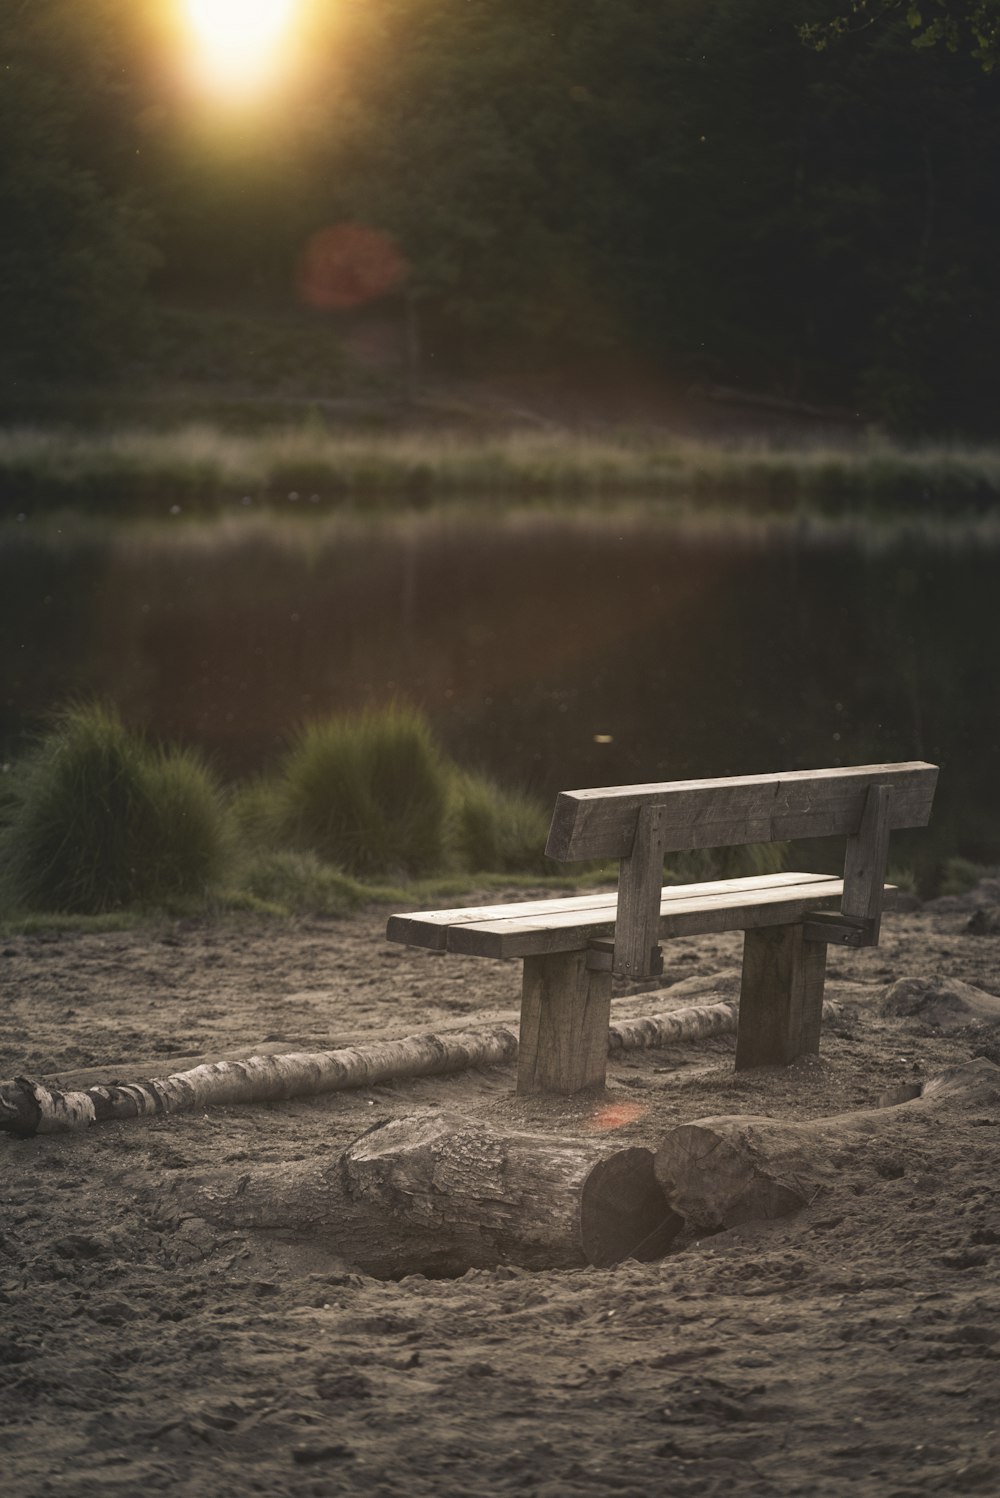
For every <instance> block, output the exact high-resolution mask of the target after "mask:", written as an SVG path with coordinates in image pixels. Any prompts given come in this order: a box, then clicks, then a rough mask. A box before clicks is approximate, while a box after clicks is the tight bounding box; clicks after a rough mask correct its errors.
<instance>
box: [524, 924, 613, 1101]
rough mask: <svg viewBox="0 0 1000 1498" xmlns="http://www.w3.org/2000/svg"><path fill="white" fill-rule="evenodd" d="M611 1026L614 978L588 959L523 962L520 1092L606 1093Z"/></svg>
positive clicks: (560, 956) (569, 955)
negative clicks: (585, 1090) (590, 964)
mask: <svg viewBox="0 0 1000 1498" xmlns="http://www.w3.org/2000/svg"><path fill="white" fill-rule="evenodd" d="M610 1022H611V974H610V972H595V971H593V970H592V969H591V968H589V967H588V966H587V953H586V952H585V951H583V952H550V953H547V954H546V955H544V956H540V957H526V958H525V959H524V978H523V982H522V988H521V1039H520V1045H519V1048H518V1056H517V1091H518V1094H519V1095H521V1096H525V1095H527V1094H529V1093H534V1092H560V1093H569V1092H580V1091H581V1090H582V1089H583V1088H585V1087H603V1086H604V1074H605V1069H606V1067H607V1061H608V1025H609V1024H610Z"/></svg>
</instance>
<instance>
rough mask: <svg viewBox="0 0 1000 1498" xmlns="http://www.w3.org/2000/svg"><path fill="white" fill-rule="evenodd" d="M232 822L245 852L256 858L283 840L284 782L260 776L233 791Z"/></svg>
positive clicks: (238, 841) (272, 849)
mask: <svg viewBox="0 0 1000 1498" xmlns="http://www.w3.org/2000/svg"><path fill="white" fill-rule="evenodd" d="M227 809H228V813H229V820H230V824H231V826H232V829H233V833H234V835H235V837H236V841H237V843H238V845H239V848H240V850H241V852H243V853H245V854H247V855H249V856H251V857H253V856H255V855H257V854H264V853H268V852H273V851H274V849H276V848H278V847H279V846H280V843H281V837H282V819H283V816H284V803H283V795H282V786H281V783H280V781H277V780H273V779H268V778H267V777H265V776H263V775H260V776H257V777H255V778H254V779H253V780H247V781H244V782H243V784H242V785H239V786H237V787H236V788H235V789H234V790H232V791H231V792H230V795H229V801H228V808H227Z"/></svg>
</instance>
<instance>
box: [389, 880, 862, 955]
mask: <svg viewBox="0 0 1000 1498" xmlns="http://www.w3.org/2000/svg"><path fill="white" fill-rule="evenodd" d="M843 887H844V884H843V880H842V879H838V878H834V877H833V876H831V875H826V874H800V873H792V872H786V873H783V874H765V875H761V876H755V877H751V878H745V879H719V880H713V881H711V882H708V883H703V884H675V885H667V886H665V887H664V889H663V891H662V894H661V900H660V924H659V935H660V937H661V938H666V937H671V936H693V935H698V934H700V933H702V932H705V931H732V930H747V929H749V928H751V927H756V926H764V925H783V924H785V923H787V922H790V921H797V920H800V919H801V918H802V916H803V915H804V914H805V913H806V912H807V911H810V910H822V909H826V908H829V907H830V906H831V905H837V904H839V901H840V897H841V894H842V892H843ZM616 911H617V895H616V894H615V893H614V892H611V893H602V894H598V895H577V896H569V897H568V898H564V899H562V900H532V901H527V902H525V903H523V904H512V905H495V906H492V907H489V906H486V907H480V908H479V909H466V910H453V911H414V912H412V913H410V914H408V915H398V916H393V917H392V919H391V920H390V921H389V925H388V929H387V933H386V934H387V936H388V937H389V939H390V940H391V941H403V942H406V943H407V944H408V945H415V946H426V947H430V948H431V949H432V950H434V951H449V952H463V953H466V954H468V955H472V956H479V957H528V956H538V955H541V954H544V953H546V952H573V951H579V950H580V949H581V948H583V947H585V946H586V945H587V942H588V941H589V940H591V939H592V938H594V937H604V936H610V935H612V933H613V932H614V925H615V915H616Z"/></svg>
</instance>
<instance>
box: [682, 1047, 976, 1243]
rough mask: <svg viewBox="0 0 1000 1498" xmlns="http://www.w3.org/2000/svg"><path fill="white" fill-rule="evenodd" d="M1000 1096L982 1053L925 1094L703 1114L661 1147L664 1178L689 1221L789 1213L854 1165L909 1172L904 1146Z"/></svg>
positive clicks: (703, 1223)
mask: <svg viewBox="0 0 1000 1498" xmlns="http://www.w3.org/2000/svg"><path fill="white" fill-rule="evenodd" d="M906 1091H908V1089H906ZM998 1099H1000V1067H997V1066H994V1064H993V1063H992V1062H991V1061H986V1060H984V1059H982V1058H980V1059H978V1060H976V1061H971V1062H969V1063H968V1064H966V1065H965V1066H959V1067H955V1068H954V1069H952V1070H951V1071H947V1072H942V1073H941V1075H940V1076H937V1077H933V1078H931V1079H930V1081H928V1082H926V1083H924V1084H923V1086H922V1087H920V1090H919V1095H918V1096H912V1095H911V1096H910V1097H909V1098H908V1099H907V1100H906V1101H904V1102H895V1104H894V1106H886V1107H882V1108H873V1109H865V1110H863V1111H859V1112H856V1113H841V1114H836V1115H835V1116H834V1117H832V1118H813V1119H807V1120H805V1121H803V1122H800V1123H788V1122H785V1121H783V1120H780V1119H774V1118H755V1117H749V1116H739V1115H737V1116H733V1117H721V1118H702V1119H698V1120H697V1121H696V1122H695V1123H689V1124H682V1125H681V1126H680V1127H679V1128H676V1129H673V1130H672V1131H671V1132H670V1133H669V1134H668V1135H667V1136H666V1138H665V1139H664V1141H663V1143H662V1144H661V1146H660V1148H659V1150H658V1151H657V1154H656V1162H655V1171H656V1177H657V1180H658V1181H659V1182H660V1185H661V1186H662V1187H663V1191H664V1193H665V1195H666V1198H667V1201H668V1203H669V1204H670V1206H671V1207H672V1208H673V1210H674V1211H675V1212H677V1213H678V1214H679V1215H680V1216H681V1217H682V1218H683V1219H684V1220H685V1222H686V1223H687V1224H688V1225H689V1226H691V1227H695V1228H699V1229H704V1230H707V1231H717V1230H718V1229H720V1228H729V1227H735V1226H736V1225H737V1224H738V1223H741V1222H750V1221H753V1220H754V1219H759V1218H771V1217H782V1216H784V1215H785V1214H786V1213H788V1212H794V1211H795V1210H796V1209H797V1208H799V1207H801V1206H804V1205H805V1204H806V1203H807V1202H809V1201H811V1200H812V1199H813V1197H815V1196H816V1195H817V1193H818V1192H819V1191H820V1190H822V1189H823V1188H824V1187H826V1186H829V1185H831V1184H834V1183H835V1182H836V1181H837V1180H838V1179H839V1180H843V1179H844V1178H845V1172H846V1171H850V1170H851V1169H852V1168H853V1169H854V1170H855V1173H856V1174H860V1173H864V1172H865V1171H868V1170H870V1171H871V1172H872V1173H873V1174H874V1175H876V1176H883V1177H885V1176H888V1177H890V1178H891V1177H893V1176H899V1175H902V1174H903V1173H904V1171H905V1168H906V1167H905V1164H904V1163H903V1162H904V1160H905V1157H906V1154H907V1153H908V1152H911V1153H912V1151H913V1150H914V1147H919V1146H921V1145H922V1144H923V1143H924V1140H925V1139H926V1138H927V1135H928V1131H929V1130H930V1129H933V1128H937V1127H939V1126H940V1120H939V1118H938V1117H937V1115H938V1114H939V1113H944V1112H946V1111H947V1110H948V1109H949V1108H955V1107H959V1108H961V1107H970V1106H982V1105H983V1104H988V1105H989V1104H995V1103H996V1102H997V1100H998ZM891 1101H893V1102H894V1100H891ZM922 1126H923V1127H922Z"/></svg>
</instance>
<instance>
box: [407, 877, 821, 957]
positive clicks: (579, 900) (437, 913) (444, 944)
mask: <svg viewBox="0 0 1000 1498" xmlns="http://www.w3.org/2000/svg"><path fill="white" fill-rule="evenodd" d="M831 878H832V876H831V875H829V874H801V873H795V872H793V871H791V870H788V871H786V872H784V873H781V874H762V875H760V876H753V877H751V878H739V879H712V880H709V881H705V882H703V883H699V884H668V885H664V887H663V889H662V890H661V891H660V901H661V904H660V910H661V913H663V912H665V911H666V910H667V909H668V908H670V907H669V903H668V902H671V901H676V900H685V901H686V900H691V899H700V898H706V899H711V898H713V897H715V896H724V895H728V894H738V895H740V896H741V897H742V896H743V895H744V894H746V892H747V891H749V890H750V889H751V888H752V889H753V890H758V889H759V890H761V891H764V890H771V889H785V888H787V887H789V886H792V885H804V884H807V883H822V882H829V881H830V880H831ZM840 887H841V886H840V885H838V892H839V889H840ZM617 908H618V896H617V894H616V893H615V891H614V890H602V891H601V892H600V893H598V894H593V895H567V896H564V897H562V898H561V899H546V900H514V901H507V902H505V903H503V904H501V905H473V906H468V907H465V908H462V909H455V910H413V911H408V912H405V913H403V914H401V915H394V916H391V917H390V919H389V922H388V925H387V927H386V937H387V939H388V940H389V941H398V942H403V943H405V944H406V945H407V946H414V947H428V948H430V950H432V951H436V952H445V951H449V950H450V951H465V950H468V949H467V948H466V947H463V946H462V945H461V944H460V943H461V940H462V938H460V937H457V936H455V937H454V939H453V935H452V933H455V932H457V931H458V929H459V928H460V927H466V926H468V927H471V928H476V927H479V926H490V927H492V926H493V925H494V924H496V923H500V924H501V925H502V924H504V923H506V922H517V921H529V922H532V923H537V922H539V921H541V922H544V920H545V919H546V918H548V917H550V916H551V917H553V918H554V919H557V920H558V921H560V922H562V924H563V925H565V924H566V923H567V920H569V919H572V917H573V916H574V914H575V915H577V916H578V917H579V924H580V926H581V929H586V930H588V931H589V930H590V928H591V927H594V928H595V929H596V928H600V929H596V934H598V935H606V934H608V932H609V930H610V928H611V927H613V925H614V922H615V918H616V914H617ZM591 934H595V933H594V932H591ZM456 941H457V942H458V943H459V944H458V945H456ZM472 950H473V951H474V952H475V948H473V949H472ZM566 950H571V949H570V948H567V949H566ZM480 955H482V956H489V957H494V956H504V955H505V954H504V953H502V952H494V951H489V952H483V953H482V954H480ZM512 955H514V956H517V955H520V954H518V953H514V954H512Z"/></svg>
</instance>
